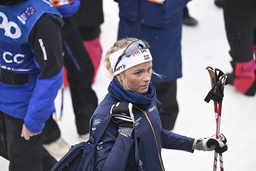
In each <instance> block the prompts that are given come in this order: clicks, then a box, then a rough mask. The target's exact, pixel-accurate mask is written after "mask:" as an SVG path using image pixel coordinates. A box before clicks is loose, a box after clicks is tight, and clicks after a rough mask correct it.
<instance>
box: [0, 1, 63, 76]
mask: <svg viewBox="0 0 256 171" xmlns="http://www.w3.org/2000/svg"><path fill="white" fill-rule="evenodd" d="M44 13H51V14H56V15H60V14H59V12H58V11H57V10H56V8H55V7H53V6H52V5H51V3H50V2H48V1H47V0H28V1H25V2H23V3H19V4H17V5H13V6H3V5H0V65H1V68H2V69H6V70H10V71H12V72H16V73H23V74H28V73H37V72H38V69H37V66H36V65H35V63H34V60H33V51H32V49H31V48H30V46H29V42H28V39H29V35H30V32H31V30H32V29H33V27H34V25H35V23H36V22H37V20H38V19H39V18H40V17H41V16H42V15H43V14H44ZM10 14H12V15H10ZM13 14H15V15H13Z"/></svg>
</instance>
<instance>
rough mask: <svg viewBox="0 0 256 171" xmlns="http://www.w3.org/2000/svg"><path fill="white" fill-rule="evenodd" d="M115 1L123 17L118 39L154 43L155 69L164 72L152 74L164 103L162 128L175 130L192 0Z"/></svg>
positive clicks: (160, 98) (152, 51) (121, 17)
mask: <svg viewBox="0 0 256 171" xmlns="http://www.w3.org/2000/svg"><path fill="white" fill-rule="evenodd" d="M116 1H117V3H118V5H119V19H120V20H119V26H118V36H117V39H121V38H124V37H137V38H142V39H144V40H146V41H148V42H149V43H150V45H151V46H152V48H151V53H152V55H153V56H154V57H155V60H154V61H153V69H154V71H156V72H157V73H158V74H160V75H162V77H161V78H159V77H156V76H154V75H153V77H152V82H153V84H154V86H155V88H156V92H157V98H158V99H159V101H160V102H161V103H162V105H163V112H162V115H161V121H162V125H163V128H165V129H167V130H173V129H174V126H175V122H176V119H177V116H178V113H179V105H178V101H177V79H178V78H181V77H182V58H181V34H182V23H183V18H182V16H183V9H184V7H185V6H186V5H187V3H188V2H189V0H184V1H179V0H169V1H164V0H140V1H139V3H137V2H136V1H133V0H127V1H121V0H116ZM148 11H150V12H148ZM162 11H165V13H163V12H162Z"/></svg>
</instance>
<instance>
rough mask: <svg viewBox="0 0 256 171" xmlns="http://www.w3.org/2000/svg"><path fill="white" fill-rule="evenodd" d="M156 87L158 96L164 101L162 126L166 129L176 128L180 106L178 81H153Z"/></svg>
mask: <svg viewBox="0 0 256 171" xmlns="http://www.w3.org/2000/svg"><path fill="white" fill-rule="evenodd" d="M153 84H154V86H155V89H156V93H157V98H158V100H159V101H160V102H161V103H162V107H163V112H162V115H161V122H162V126H163V128H164V129H166V130H172V129H173V128H174V125H175V122H176V119H177V116H178V113H179V106H178V101H177V97H176V96H177V81H176V80H174V81H170V82H162V83H153Z"/></svg>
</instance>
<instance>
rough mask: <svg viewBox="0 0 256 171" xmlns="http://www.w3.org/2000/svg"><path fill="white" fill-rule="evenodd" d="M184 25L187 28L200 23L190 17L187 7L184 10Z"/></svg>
mask: <svg viewBox="0 0 256 171" xmlns="http://www.w3.org/2000/svg"><path fill="white" fill-rule="evenodd" d="M183 24H185V25H187V26H195V25H197V24H198V21H197V20H196V19H195V18H193V17H191V16H190V14H189V10H188V7H187V6H185V7H184V8H183Z"/></svg>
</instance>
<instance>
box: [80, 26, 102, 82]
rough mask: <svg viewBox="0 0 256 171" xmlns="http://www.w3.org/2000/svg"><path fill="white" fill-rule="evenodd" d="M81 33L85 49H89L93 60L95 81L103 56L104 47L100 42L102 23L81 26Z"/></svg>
mask: <svg viewBox="0 0 256 171" xmlns="http://www.w3.org/2000/svg"><path fill="white" fill-rule="evenodd" d="M79 31H80V34H81V35H82V39H83V45H84V47H85V49H86V50H87V51H88V53H89V56H90V58H91V60H92V63H93V67H94V77H93V83H94V82H95V77H96V75H97V72H98V69H99V66H100V62H101V58H102V47H101V43H100V33H101V29H100V25H97V26H88V27H80V28H79Z"/></svg>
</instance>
